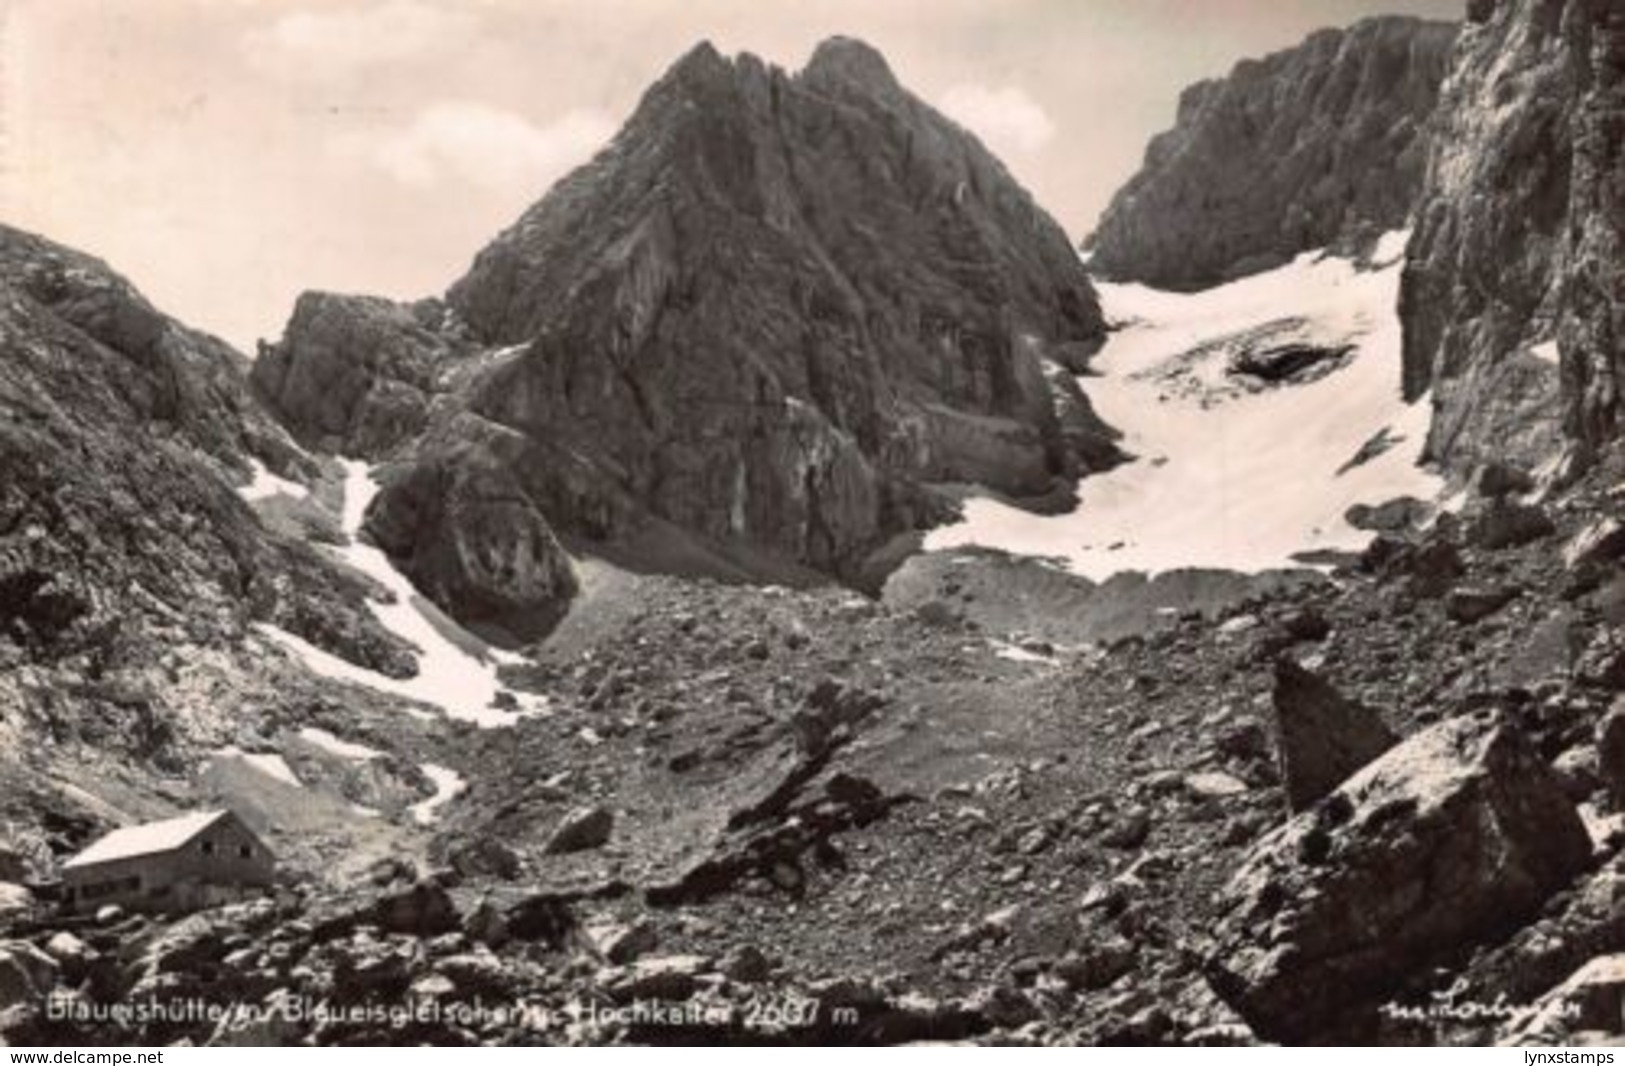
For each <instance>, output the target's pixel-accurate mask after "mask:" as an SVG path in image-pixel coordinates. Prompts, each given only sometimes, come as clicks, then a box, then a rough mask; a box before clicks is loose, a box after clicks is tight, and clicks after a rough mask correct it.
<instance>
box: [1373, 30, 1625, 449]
mask: <svg viewBox="0 0 1625 1066" xmlns="http://www.w3.org/2000/svg"><path fill="white" fill-rule="evenodd" d="M1622 72H1625V8H1621V6H1620V5H1619V4H1618V3H1616V2H1614V0H1482V2H1475V3H1473V4H1472V5H1470V10H1469V16H1468V23H1467V26H1466V27H1465V29H1464V30H1463V32H1462V35H1461V41H1460V44H1459V46H1458V48H1457V52H1456V58H1455V64H1454V68H1453V71H1452V74H1451V77H1450V81H1449V83H1448V85H1447V86H1446V88H1445V92H1444V96H1443V99H1442V100H1441V103H1440V107H1439V111H1438V114H1437V135H1436V136H1435V137H1434V138H1433V140H1432V147H1431V150H1430V154H1429V159H1428V167H1427V181H1426V184H1425V187H1424V191H1423V198H1422V201H1421V204H1420V206H1419V208H1418V214H1417V219H1418V222H1417V228H1416V232H1415V235H1414V236H1413V238H1412V241H1411V246H1410V249H1409V251H1408V259H1407V264H1406V271H1405V279H1404V286H1403V289H1402V291H1401V313H1402V317H1403V319H1404V324H1405V391H1406V394H1407V397H1408V398H1415V397H1418V396H1421V395H1422V394H1423V393H1425V392H1427V391H1428V390H1429V389H1431V390H1432V392H1433V400H1434V404H1435V407H1436V414H1435V419H1434V425H1433V431H1432V435H1431V437H1430V439H1429V442H1428V451H1429V455H1430V457H1431V458H1434V459H1438V460H1442V461H1445V462H1448V463H1451V464H1452V465H1458V466H1465V465H1468V464H1470V463H1472V462H1474V461H1480V460H1483V459H1486V458H1492V457H1503V456H1511V457H1514V458H1521V459H1529V460H1533V459H1536V458H1540V457H1542V456H1543V454H1544V453H1549V452H1550V451H1552V450H1553V449H1554V448H1555V447H1556V445H1557V444H1558V442H1559V440H1560V439H1561V437H1562V436H1564V435H1565V431H1566V435H1567V436H1568V437H1571V438H1573V439H1574V440H1576V441H1577V442H1578V443H1579V445H1580V452H1581V456H1582V458H1584V457H1585V456H1586V455H1587V454H1589V453H1592V452H1594V451H1595V450H1596V449H1597V448H1598V447H1599V446H1600V445H1601V444H1603V443H1604V442H1606V441H1609V440H1612V439H1613V438H1614V437H1616V436H1617V435H1618V433H1619V420H1620V419H1619V384H1618V383H1619V377H1620V373H1621V371H1622V369H1625V348H1622V338H1625V300H1622V299H1621V296H1622V294H1625V269H1622V262H1625V258H1622V254H1621V226H1622V225H1625V201H1622V196H1625V152H1622V148H1621V145H1622V141H1625V73H1622ZM1554 343H1555V351H1554V350H1553V349H1552V348H1551V347H1550V345H1552V344H1554ZM1542 347H1544V350H1545V352H1546V354H1547V358H1545V359H1542V358H1539V357H1537V356H1536V355H1535V354H1533V353H1534V352H1536V351H1538V350H1540V349H1541V348H1542ZM1558 358H1560V360H1561V371H1559V368H1558V366H1556V365H1554V362H1555V360H1556V359H1558Z"/></svg>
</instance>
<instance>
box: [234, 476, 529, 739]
mask: <svg viewBox="0 0 1625 1066" xmlns="http://www.w3.org/2000/svg"><path fill="white" fill-rule="evenodd" d="M340 465H341V466H342V467H343V468H344V504H343V508H342V510H341V514H340V519H341V522H342V524H343V528H344V532H345V534H346V535H347V536H348V537H349V543H348V544H346V545H345V546H344V547H342V548H335V549H332V550H333V551H335V552H336V553H337V554H338V555H339V556H340V557H341V558H342V559H343V560H344V561H345V562H346V563H348V564H349V565H350V566H352V567H354V568H355V569H357V570H359V571H361V572H362V573H364V574H366V575H367V576H368V577H370V578H372V579H373V580H374V581H376V582H377V583H378V584H379V585H381V586H383V587H384V588H385V589H387V590H389V592H390V593H391V594H392V596H393V597H394V601H393V602H391V603H381V602H378V601H376V600H372V601H369V602H368V604H367V606H368V607H369V608H371V610H372V613H373V615H374V616H375V617H376V618H377V619H378V621H379V622H381V623H382V624H383V625H384V627H385V628H386V629H388V630H389V631H390V632H392V633H394V634H395V635H396V636H398V637H400V638H401V639H403V640H405V641H406V642H407V643H409V644H411V645H412V646H413V647H414V648H416V649H417V653H418V656H417V659H418V672H417V674H416V675H414V676H412V677H409V678H393V677H386V676H385V675H383V674H380V673H377V672H376V671H373V670H368V669H365V668H364V667H359V666H356V665H355V664H354V663H351V662H347V661H345V660H344V659H341V658H339V657H338V656H336V655H331V654H329V653H327V652H324V651H322V650H321V649H320V648H316V647H314V646H312V645H311V644H309V643H308V642H306V641H304V640H301V639H300V638H298V637H296V636H294V635H293V634H291V633H287V632H284V631H283V630H280V629H277V628H275V627H274V626H267V625H260V626H259V627H258V628H259V630H260V631H261V632H262V633H264V634H265V635H266V636H267V637H270V638H271V639H272V640H275V641H276V642H277V643H278V644H281V645H282V646H283V647H285V648H287V649H289V650H290V651H292V652H294V653H295V654H296V655H297V656H298V657H299V658H300V659H301V660H303V661H304V663H305V665H306V666H307V667H308V668H309V669H310V670H311V671H313V672H314V673H317V674H321V675H322V676H324V677H331V678H336V679H338V680H342V681H349V682H352V683H355V684H358V685H365V686H367V687H368V688H372V689H376V690H378V691H380V692H387V693H389V694H391V695H395V696H404V697H406V698H407V699H412V700H417V701H420V702H422V703H428V704H432V705H433V706H436V707H439V708H441V709H442V710H444V711H445V712H446V714H447V716H448V717H451V718H454V719H458V720H461V721H466V722H473V723H474V724H475V725H478V726H481V727H484V728H492V727H496V726H505V725H512V724H513V723H514V721H515V720H516V719H518V718H520V717H521V716H523V715H526V714H539V713H544V712H545V711H546V710H547V701H546V700H545V699H544V698H542V697H540V696H536V695H534V694H532V693H526V692H516V691H514V690H513V689H510V688H508V687H507V686H505V685H503V684H502V683H501V682H500V681H498V680H497V667H498V666H499V665H503V664H508V663H514V662H518V661H521V657H520V656H518V655H515V654H513V653H511V652H503V651H500V650H499V649H496V648H492V647H490V646H489V645H488V644H486V643H485V642H484V641H482V640H480V639H479V638H478V637H476V636H474V635H473V634H472V633H469V632H467V631H466V630H463V629H462V628H461V627H459V626H457V624H456V623H455V622H453V621H452V620H451V619H449V618H447V617H446V616H445V615H443V614H441V613H440V612H439V611H437V610H436V609H435V607H434V605H433V604H431V603H429V602H428V601H427V600H425V599H424V598H423V597H422V596H420V595H419V594H418V591H417V589H416V588H414V587H413V585H412V582H411V579H409V578H408V577H407V576H406V575H405V574H403V573H401V572H400V571H399V570H396V569H395V564H394V563H392V562H390V559H389V556H387V555H385V554H384V553H383V552H382V551H381V550H379V549H378V548H375V547H373V546H372V545H370V544H364V543H362V541H361V538H360V533H361V523H362V519H363V518H364V517H365V516H366V513H367V505H368V504H369V503H371V502H372V498H373V497H374V496H376V495H377V493H378V484H377V482H375V481H374V480H373V478H372V472H371V471H370V470H369V469H368V468H367V465H366V464H365V463H363V462H359V461H355V460H343V461H341V463H340ZM452 635H455V637H456V639H455V640H454V639H452ZM498 696H501V697H502V698H503V701H504V702H506V703H509V704H510V705H512V706H514V707H516V708H517V709H516V710H503V709H501V708H498V707H495V706H493V705H492V704H493V701H495V700H496V699H497V697H498Z"/></svg>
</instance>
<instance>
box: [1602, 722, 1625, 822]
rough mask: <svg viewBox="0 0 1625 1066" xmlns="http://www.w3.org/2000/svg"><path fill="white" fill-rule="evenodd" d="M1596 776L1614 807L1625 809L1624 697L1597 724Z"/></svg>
mask: <svg viewBox="0 0 1625 1066" xmlns="http://www.w3.org/2000/svg"><path fill="white" fill-rule="evenodd" d="M1597 775H1598V776H1599V777H1601V778H1602V783H1603V786H1604V787H1605V788H1607V789H1608V794H1609V795H1610V796H1611V797H1612V798H1613V800H1614V805H1615V807H1617V808H1619V809H1625V697H1620V698H1618V699H1615V700H1614V704H1613V706H1612V707H1610V708H1609V710H1608V713H1607V714H1606V715H1604V716H1603V718H1602V721H1600V722H1598V723H1597Z"/></svg>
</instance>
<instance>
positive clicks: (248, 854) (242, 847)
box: [237, 844, 254, 859]
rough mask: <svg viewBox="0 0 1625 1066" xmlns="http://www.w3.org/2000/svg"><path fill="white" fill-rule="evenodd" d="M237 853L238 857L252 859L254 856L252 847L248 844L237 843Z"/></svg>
mask: <svg viewBox="0 0 1625 1066" xmlns="http://www.w3.org/2000/svg"><path fill="white" fill-rule="evenodd" d="M237 855H238V856H239V857H240V858H244V859H252V858H253V857H254V849H253V848H252V847H251V846H249V845H248V844H239V845H237Z"/></svg>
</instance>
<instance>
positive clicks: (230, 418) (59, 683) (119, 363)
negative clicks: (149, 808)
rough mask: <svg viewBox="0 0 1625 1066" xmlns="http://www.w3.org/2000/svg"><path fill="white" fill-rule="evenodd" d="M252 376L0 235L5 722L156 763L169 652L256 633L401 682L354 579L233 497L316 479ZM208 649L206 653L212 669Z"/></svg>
mask: <svg viewBox="0 0 1625 1066" xmlns="http://www.w3.org/2000/svg"><path fill="white" fill-rule="evenodd" d="M245 365H246V361H245V360H243V358H242V357H241V356H240V355H238V354H236V353H235V352H233V351H232V350H231V349H230V348H228V347H227V346H226V345H225V344H223V343H221V342H220V341H218V340H215V339H214V338H212V337H208V336H205V335H203V334H200V333H197V332H195V331H192V330H189V329H187V328H186V327H184V326H182V325H181V324H179V323H177V322H175V321H174V320H172V319H169V318H167V317H165V316H164V315H162V314H160V313H159V312H158V311H157V310H155V309H154V308H153V307H152V306H151V305H150V304H149V303H147V301H146V300H144V299H143V298H142V297H141V295H140V294H139V293H137V292H136V291H135V290H134V289H133V288H131V287H130V285H129V284H128V283H127V282H125V281H124V280H123V279H122V278H120V277H119V276H118V275H116V274H114V273H113V272H112V271H110V270H109V269H108V268H107V267H106V266H105V265H104V264H102V263H100V262H99V261H97V260H94V259H91V258H90V257H88V256H84V255H81V254H79V253H76V252H73V251H71V250H69V249H67V248H63V247H61V246H58V245H54V244H51V243H50V242H48V241H45V240H42V239H40V238H37V237H33V236H30V235H28V234H24V233H21V232H18V231H16V230H12V229H9V228H5V227H0V472H3V473H0V707H4V708H5V710H4V712H3V713H0V723H3V724H4V726H5V727H7V728H15V727H18V726H19V725H21V727H23V728H24V729H25V730H26V729H27V728H30V727H31V726H36V727H38V729H40V730H41V731H45V730H48V731H50V732H51V733H52V735H55V736H57V737H59V738H61V737H64V736H71V735H73V734H74V733H75V732H77V731H80V730H98V731H100V735H101V736H102V737H103V739H104V740H105V742H106V743H107V744H108V745H110V746H112V747H113V748H115V749H116V750H143V751H144V750H157V749H158V748H161V747H162V746H163V743H164V741H165V739H166V737H167V736H168V735H169V731H170V730H171V729H172V728H173V726H174V723H173V722H172V721H171V720H170V719H169V717H168V711H167V709H166V706H167V705H166V700H167V697H166V695H165V694H164V692H163V690H162V689H161V688H158V687H154V686H153V685H152V680H153V678H152V676H150V675H152V674H153V672H155V671H157V670H158V669H159V666H158V662H159V660H160V658H161V657H162V651H163V650H164V649H165V648H171V647H177V646H180V645H182V644H185V645H189V646H192V647H194V648H197V649H215V650H218V649H222V648H227V647H230V646H234V645H236V644H237V643H239V642H241V640H242V639H243V637H244V636H245V634H246V631H247V628H248V626H249V624H250V623H251V622H255V621H265V622H270V623H274V624H276V625H279V626H281V627H282V628H284V629H287V630H289V631H292V632H295V633H298V634H300V635H301V636H303V637H304V638H306V639H307V640H310V641H311V642H313V643H316V644H319V645H321V646H323V647H326V648H330V649H333V650H335V651H340V652H342V653H343V654H345V655H346V656H347V657H349V658H351V659H353V660H354V661H356V662H361V663H366V664H368V665H372V666H375V667H377V668H380V669H384V670H388V671H391V672H395V673H399V672H403V671H406V670H409V669H410V660H409V658H408V657H407V656H406V655H405V649H404V648H402V647H401V646H400V645H399V644H398V643H397V642H395V641H394V640H392V639H391V638H390V637H389V636H388V634H386V633H384V632H383V631H382V630H381V629H380V628H379V627H378V626H377V624H376V623H375V621H374V620H373V619H372V617H371V615H370V613H369V612H368V611H367V610H366V608H365V606H364V603H363V586H362V583H361V582H360V581H359V579H357V578H354V577H351V576H347V575H346V574H345V573H343V572H341V571H339V570H338V569H336V568H334V567H332V566H331V565H329V564H327V563H326V562H324V560H323V559H322V558H321V557H320V556H319V555H318V554H317V553H316V552H315V550H314V549H313V548H312V547H311V546H310V545H308V544H306V543H304V542H303V541H301V540H298V539H290V538H285V537H282V536H280V535H277V534H274V533H272V532H270V531H269V530H267V529H266V528H265V527H264V526H263V525H262V524H261V522H260V521H259V520H258V519H257V518H256V516H255V513H254V511H253V510H252V509H251V508H250V507H249V505H248V504H247V503H246V502H245V501H244V499H242V498H241V496H240V493H239V491H237V490H236V489H235V488H234V487H235V486H237V485H240V484H241V483H242V482H245V481H247V480H249V477H250V472H251V470H253V469H255V468H256V464H258V465H259V466H261V467H268V468H270V469H272V470H275V471H276V472H278V473H279V474H281V475H283V476H284V477H285V478H287V479H290V480H310V479H313V478H314V475H315V473H316V469H315V464H314V463H313V462H312V461H311V460H310V459H309V458H307V457H306V456H304V455H303V454H302V453H300V452H299V451H298V450H297V449H296V448H295V447H294V446H293V444H292V443H291V442H290V441H289V440H288V439H287V437H286V435H285V434H284V433H283V432H282V431H281V429H279V428H278V427H277V426H276V425H275V423H274V422H272V421H271V420H270V419H269V418H267V417H266V416H265V415H264V414H263V413H262V412H260V411H259V410H258V409H257V408H256V407H255V405H254V404H253V403H252V401H251V400H250V399H249V396H248V392H247V389H246V388H245V386H244V382H243V370H244V367H245ZM207 653H208V652H207V651H202V650H200V651H198V652H197V653H196V654H198V655H204V654H207Z"/></svg>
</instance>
